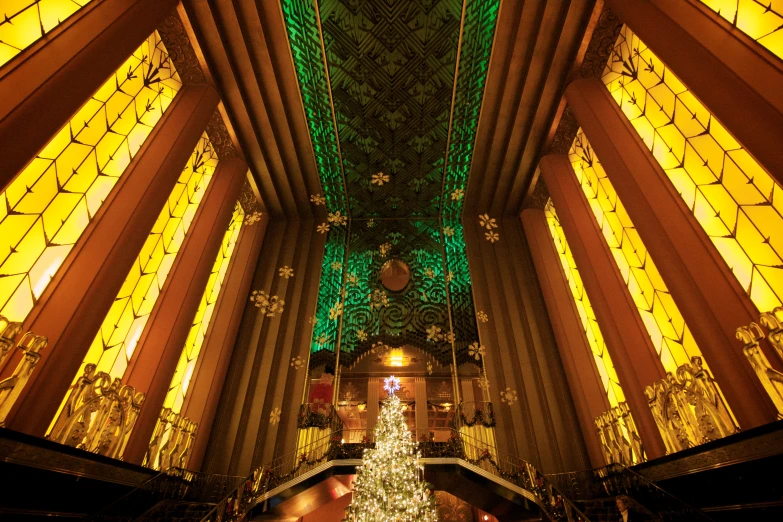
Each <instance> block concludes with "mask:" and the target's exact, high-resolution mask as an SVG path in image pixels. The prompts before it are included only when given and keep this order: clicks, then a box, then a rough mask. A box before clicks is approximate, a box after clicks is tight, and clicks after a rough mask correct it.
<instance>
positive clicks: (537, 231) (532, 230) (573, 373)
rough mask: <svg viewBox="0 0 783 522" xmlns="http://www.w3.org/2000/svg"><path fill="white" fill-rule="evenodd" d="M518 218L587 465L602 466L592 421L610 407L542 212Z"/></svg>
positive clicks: (600, 453)
mask: <svg viewBox="0 0 783 522" xmlns="http://www.w3.org/2000/svg"><path fill="white" fill-rule="evenodd" d="M521 217H522V224H523V225H524V227H525V236H526V237H527V240H528V242H529V243H530V251H531V252H532V254H533V262H534V263H535V265H536V273H537V274H538V281H539V284H540V285H541V291H542V292H543V294H544V302H545V303H546V309H547V312H549V318H550V320H551V321H552V329H553V330H554V332H555V339H556V340H557V347H558V349H559V351H560V358H561V359H562V361H563V368H564V369H565V373H566V378H567V379H568V387H569V389H570V390H571V396H572V397H573V398H574V406H575V407H576V414H577V417H578V418H579V426H580V427H581V428H582V436H583V437H584V439H585V445H586V446H587V452H588V455H589V456H590V463H591V464H592V466H593V467H599V466H603V465H604V463H605V462H604V457H603V451H602V449H601V441H600V440H599V438H598V433H597V430H596V427H595V423H594V419H595V418H596V417H598V416H599V415H600V414H602V413H604V412H606V411H607V410H609V408H610V406H611V405H610V404H609V400H608V399H607V397H606V391H605V390H604V386H603V383H602V382H601V376H600V375H599V374H598V369H597V368H596V365H595V359H594V357H593V352H592V350H591V348H590V344H589V343H588V341H587V337H586V335H585V331H584V326H583V325H582V319H581V317H580V316H579V311H578V310H577V308H576V303H574V298H573V295H572V294H571V289H570V288H569V287H568V280H567V279H566V278H565V274H563V269H562V264H561V263H560V258H559V256H558V254H557V250H555V245H554V243H553V241H552V237H551V236H550V234H549V230H548V226H547V222H546V217H545V216H544V212H543V211H542V210H537V209H527V210H525V211H523V212H522V216H521Z"/></svg>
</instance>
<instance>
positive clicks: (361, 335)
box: [356, 330, 367, 341]
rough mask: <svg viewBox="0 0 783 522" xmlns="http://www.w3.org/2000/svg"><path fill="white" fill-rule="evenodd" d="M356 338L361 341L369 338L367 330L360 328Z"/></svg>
mask: <svg viewBox="0 0 783 522" xmlns="http://www.w3.org/2000/svg"><path fill="white" fill-rule="evenodd" d="M356 338H357V339H358V340H360V341H366V340H367V332H365V331H364V330H359V331H358V332H356Z"/></svg>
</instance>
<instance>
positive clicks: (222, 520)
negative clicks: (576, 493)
mask: <svg viewBox="0 0 783 522" xmlns="http://www.w3.org/2000/svg"><path fill="white" fill-rule="evenodd" d="M362 431H363V430H362ZM438 431H443V432H448V436H447V437H446V436H443V435H444V434H441V433H439V434H436V433H434V432H433V430H432V429H427V430H426V431H425V430H420V431H418V432H416V431H414V433H413V436H414V437H416V439H417V440H418V441H419V450H420V452H421V456H422V458H457V459H461V460H463V461H465V462H466V463H468V464H472V465H474V466H477V467H478V468H480V469H482V470H484V471H486V472H488V473H491V474H493V475H495V476H497V477H498V478H501V479H503V480H506V481H508V482H510V483H511V484H514V485H515V486H517V487H520V488H522V489H525V490H527V491H529V492H530V493H531V494H532V496H533V498H534V499H535V500H534V501H535V503H536V504H537V505H538V506H539V507H540V508H541V510H542V511H543V512H544V514H545V516H547V517H548V518H549V519H550V520H553V521H556V522H589V520H588V518H587V517H586V516H585V515H584V513H582V512H581V511H580V510H579V509H578V508H577V506H576V505H574V503H573V502H571V501H570V500H569V499H568V498H566V496H565V495H563V494H562V493H561V492H560V491H559V489H558V488H557V486H556V485H555V484H553V483H552V482H551V481H549V480H548V479H547V478H546V477H545V476H544V475H542V474H541V473H539V472H538V471H537V470H536V469H535V467H534V466H533V465H532V464H530V463H528V462H526V461H524V460H523V459H520V458H517V457H514V456H511V455H506V454H503V453H500V452H498V451H497V449H496V448H494V447H493V448H488V447H487V446H486V444H485V443H484V442H482V441H480V440H478V439H475V438H473V437H471V436H469V435H466V434H464V433H460V432H459V431H456V430H453V429H451V428H443V429H440V430H438ZM347 432H349V430H339V431H336V432H333V433H331V434H329V435H327V436H324V437H321V438H320V439H318V440H316V441H313V442H312V443H310V444H309V445H308V446H306V447H304V448H299V449H298V450H297V451H296V452H293V453H289V454H287V455H284V456H282V457H278V458H276V459H275V460H273V461H272V462H270V463H269V464H267V465H265V466H262V467H260V468H257V469H256V470H254V471H253V472H252V473H251V474H250V475H249V476H248V477H247V478H245V479H244V480H243V481H242V482H241V483H240V484H239V485H238V487H237V488H236V489H235V490H233V491H231V492H230V493H229V494H228V495H227V496H226V497H225V498H224V499H222V500H221V501H220V502H219V503H218V504H217V505H216V506H215V507H214V508H213V509H212V511H210V512H209V513H208V514H207V515H206V516H205V517H204V518H203V519H202V522H233V521H236V520H241V519H242V518H243V517H244V516H245V515H246V514H247V513H248V512H249V511H250V510H251V509H252V508H253V507H254V506H256V505H257V504H258V503H259V502H260V501H262V500H263V499H264V497H265V495H267V494H268V493H269V492H271V491H273V490H274V489H275V488H277V487H279V486H281V485H283V484H285V483H287V482H289V481H291V480H294V479H296V478H298V477H300V476H302V475H304V474H305V473H307V472H309V471H311V470H313V469H314V468H316V467H317V466H319V465H322V464H324V463H326V462H329V461H333V460H348V459H361V458H362V455H363V453H364V450H365V449H368V448H372V447H373V446H374V443H373V442H372V441H371V440H370V439H369V438H367V437H362V442H360V443H350V444H345V443H343V442H342V441H343V440H356V438H354V439H351V437H350V434H347Z"/></svg>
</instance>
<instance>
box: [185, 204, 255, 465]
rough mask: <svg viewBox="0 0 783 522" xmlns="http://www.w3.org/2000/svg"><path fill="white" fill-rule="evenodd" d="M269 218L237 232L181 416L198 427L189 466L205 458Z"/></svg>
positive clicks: (199, 463)
mask: <svg viewBox="0 0 783 522" xmlns="http://www.w3.org/2000/svg"><path fill="white" fill-rule="evenodd" d="M268 221H269V218H268V216H267V215H266V214H264V216H262V217H261V220H260V221H259V222H258V223H256V224H254V225H244V226H243V227H242V230H241V231H240V233H239V238H238V239H237V244H236V246H234V253H233V254H232V256H231V263H230V264H229V267H228V272H227V274H226V278H225V280H224V281H223V286H222V288H221V290H220V296H219V297H218V300H217V302H216V303H215V310H214V312H213V313H212V320H211V321H210V325H209V329H208V331H207V334H206V336H205V338H204V342H203V344H202V347H201V353H200V355H199V358H198V361H197V362H196V367H195V369H194V370H193V375H192V376H191V378H190V385H189V387H188V394H187V395H186V396H185V402H184V404H183V405H182V416H183V417H187V418H189V419H190V420H191V421H193V422H195V423H196V424H198V431H197V432H196V441H195V442H194V443H193V448H192V449H191V452H190V460H189V461H188V469H201V463H202V461H203V460H204V452H205V451H206V449H207V442H208V441H209V434H210V433H211V432H212V423H213V421H214V420H215V413H216V412H217V407H218V402H219V401H220V393H221V391H222V390H223V381H224V380H225V377H226V372H227V371H228V363H229V362H230V361H231V352H232V351H233V348H234V343H235V342H236V338H237V333H238V331H239V323H240V322H241V320H242V314H243V312H244V310H245V305H246V303H247V296H248V295H249V294H250V284H251V282H252V281H253V272H254V271H255V267H256V260H257V259H258V255H259V253H260V251H261V244H262V243H263V241H264V233H265V232H266V224H267V222H268Z"/></svg>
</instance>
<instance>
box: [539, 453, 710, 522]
mask: <svg viewBox="0 0 783 522" xmlns="http://www.w3.org/2000/svg"><path fill="white" fill-rule="evenodd" d="M547 479H549V480H550V481H551V482H552V483H554V484H555V485H556V486H557V487H558V488H559V490H560V491H562V492H563V493H564V494H565V495H566V496H567V497H568V498H570V499H571V500H573V501H576V502H580V501H591V500H599V499H606V498H611V497H616V496H618V495H627V496H629V497H631V498H632V499H633V500H635V501H636V502H637V503H638V504H639V505H641V506H643V507H644V508H645V509H646V510H648V511H649V512H650V513H651V514H652V515H653V516H654V517H656V518H657V519H658V520H662V521H664V522H685V521H697V522H709V521H711V520H712V519H711V518H709V517H708V516H707V515H705V514H704V513H703V512H702V511H700V510H698V509H696V508H694V507H691V506H689V505H688V504H686V503H684V502H683V501H681V500H680V499H678V498H677V497H675V496H673V495H671V494H670V493H668V492H667V491H665V490H663V489H661V488H660V487H658V486H657V485H656V484H655V483H654V482H651V481H650V480H649V479H647V478H646V477H644V476H643V475H640V474H639V473H636V472H635V471H633V470H632V469H629V468H626V467H625V466H622V465H620V464H612V465H609V466H604V467H601V468H595V469H588V470H584V471H574V472H569V473H557V474H553V475H547Z"/></svg>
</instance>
